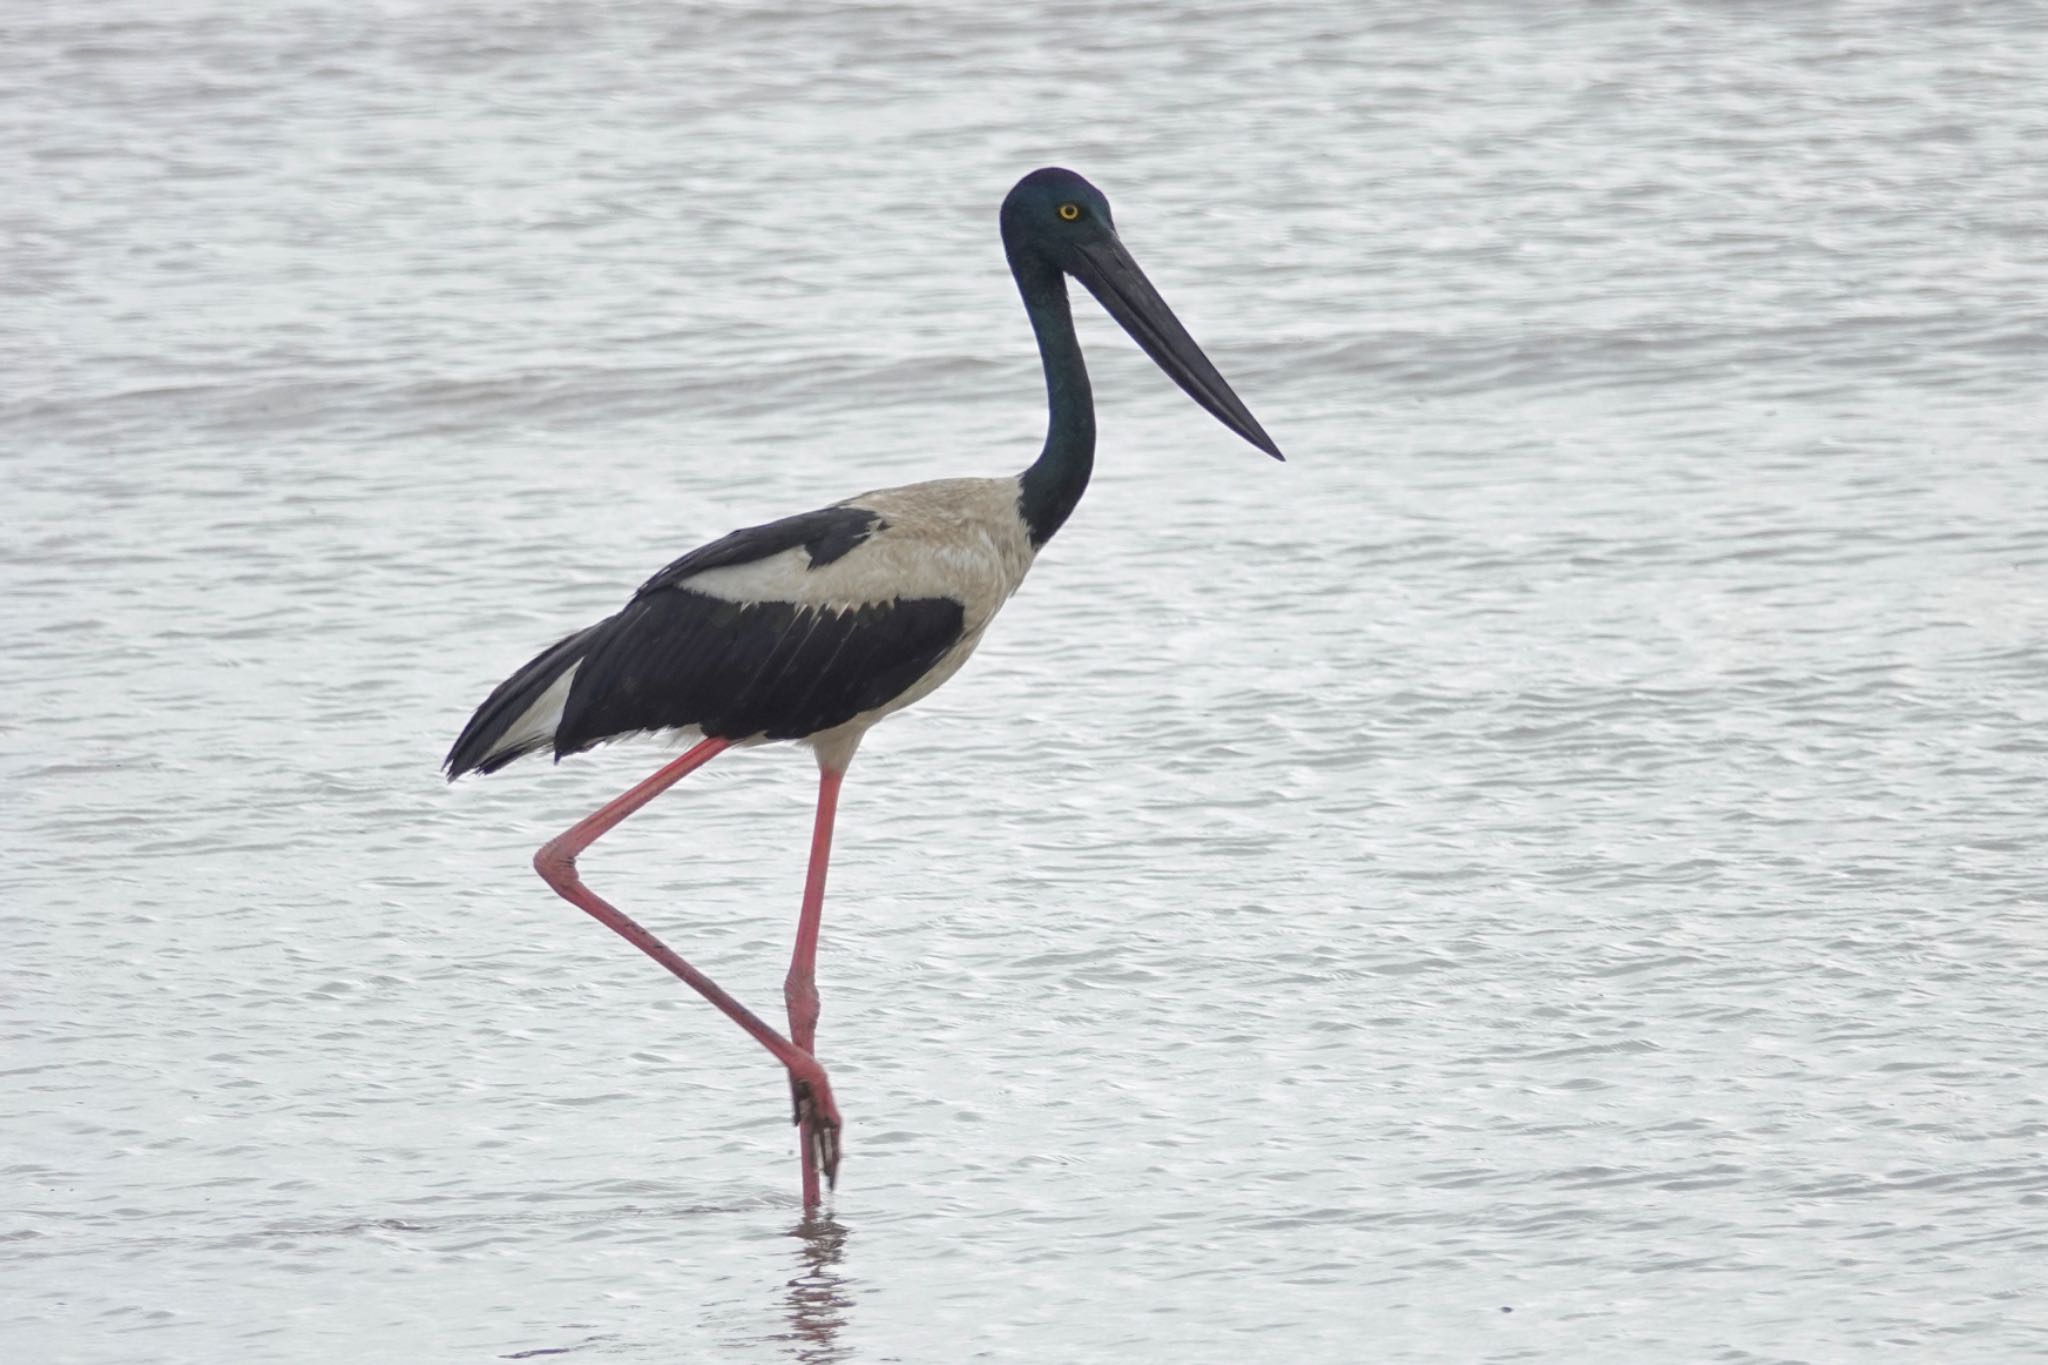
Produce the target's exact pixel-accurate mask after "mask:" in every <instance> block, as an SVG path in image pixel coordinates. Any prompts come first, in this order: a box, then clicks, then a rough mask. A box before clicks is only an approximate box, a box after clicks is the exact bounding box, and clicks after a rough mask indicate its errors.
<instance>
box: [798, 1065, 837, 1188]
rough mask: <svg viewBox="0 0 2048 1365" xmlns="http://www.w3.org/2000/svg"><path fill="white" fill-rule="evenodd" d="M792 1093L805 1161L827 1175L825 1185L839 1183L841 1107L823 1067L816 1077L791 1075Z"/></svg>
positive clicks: (829, 1185) (833, 1185) (831, 1185)
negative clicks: (834, 1100) (834, 1099)
mask: <svg viewBox="0 0 2048 1365" xmlns="http://www.w3.org/2000/svg"><path fill="white" fill-rule="evenodd" d="M789 1090H790V1096H791V1098H792V1100H793V1101H794V1105H795V1109H796V1125H797V1131H798V1133H799V1135H800V1137H799V1140H800V1141H801V1142H802V1143H803V1147H804V1151H803V1157H804V1160H805V1161H807V1162H809V1163H810V1165H811V1168H812V1169H813V1170H815V1171H817V1172H818V1173H819V1174H820V1175H822V1176H824V1177H825V1185H826V1188H828V1189H831V1188H836V1187H837V1186H838V1184H839V1106H838V1105H836V1104H834V1103H833V1102H832V1087H831V1085H830V1084H829V1083H828V1082H827V1081H826V1080H825V1073H824V1071H823V1070H820V1071H819V1072H818V1074H817V1075H816V1076H795V1075H792V1076H791V1077H790V1078H789Z"/></svg>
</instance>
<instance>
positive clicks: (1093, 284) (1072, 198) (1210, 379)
mask: <svg viewBox="0 0 2048 1365" xmlns="http://www.w3.org/2000/svg"><path fill="white" fill-rule="evenodd" d="M1002 224H1003V247H1004V249H1005V250H1006V251H1008V252H1009V255H1010V261H1011V263H1012V265H1013V266H1014V267H1015V268H1016V269H1017V272H1018V278H1019V280H1020V281H1022V280H1024V279H1025V278H1026V275H1027V273H1028V272H1029V271H1031V270H1033V269H1034V268H1035V269H1040V270H1043V269H1050V270H1055V271H1060V272H1063V273H1065V274H1068V275H1072V276H1073V277H1074V278H1075V279H1077V280H1079V281H1080V282H1081V283H1082V284H1083V285H1085V286H1086V287H1087V289H1088V292H1089V293H1091V294H1093V295H1094V296H1095V298H1096V300H1097V301H1098V302H1099V303H1101V304H1102V306H1103V308H1104V309H1106V310H1107V311H1108V313H1109V315H1110V316H1111V317H1113V318H1115V319H1116V320H1117V321H1118V322H1119V323H1121V324H1123V329H1124V330H1125V331H1126V332H1129V333H1130V334H1131V337H1132V339H1133V340H1135V341H1136V342H1137V343H1138V344H1139V345H1140V346H1142V347H1144V348H1145V354H1147V355H1149V356H1151V357H1152V360H1153V363H1154V364H1156V365H1158V366H1159V368H1160V369H1162V370H1164V371H1166V373H1167V374H1168V375H1170V376H1172V378H1173V381H1174V382H1175V383H1177V384H1179V385H1180V386H1181V388H1183V389H1185V390H1186V391H1187V394H1188V396H1189V397H1190V398H1193V399H1194V400H1195V401H1196V402H1197V403H1200V404H1201V405H1202V406H1203V407H1205V408H1207V409H1208V410H1209V411H1210V412H1211V413H1212V414H1214V415H1215V417H1216V419H1217V420H1218V421H1220V422H1222V423H1223V425H1224V426H1227V427H1229V428H1230V429H1231V430H1232V431H1234V432H1236V433H1237V434H1238V435H1240V436H1242V437H1244V439H1245V440H1247V441H1250V442H1251V443H1252V444H1253V445H1255V446H1257V447H1258V448H1259V449H1260V450H1263V451H1265V452H1266V453H1267V454H1268V455H1271V456H1272V457H1273V458H1274V459H1276V460H1277V459H1281V458H1283V457H1282V455H1281V454H1280V448H1279V447H1278V446H1276V445H1274V444H1273V438H1272V437H1270V436H1268V435H1266V432H1265V429H1264V428H1262V427H1261V426H1260V425H1259V423H1258V419H1257V418H1255V417H1253V416H1252V414H1251V410H1250V409H1248V408H1246V407H1245V405H1244V403H1243V401H1242V400H1240V399H1239V398H1238V396H1237V395H1236V394H1235V393H1233V392H1231V389H1230V385H1228V384H1226V383H1225V382H1224V381H1223V376H1222V375H1220V374H1218V373H1217V372H1216V367H1215V366H1214V365H1212V364H1210V363H1209V358H1208V357H1207V356H1205V355H1203V354H1202V348H1201V347H1199V346H1197V345H1195V341H1194V338H1193V337H1191V336H1189V335H1188V333H1187V329H1186V328H1184V327H1182V326H1181V325H1180V321H1179V319H1177V318H1175V317H1174V315H1173V310H1172V309H1170V308H1168V307H1167V306H1166V301H1165V300H1164V299H1162V298H1160V297H1159V292H1158V291H1157V290H1156V289H1154V288H1153V287H1152V284H1151V282H1150V281H1149V280H1147V279H1146V278H1145V274H1144V272H1143V271H1141V270H1139V269H1138V263H1137V262H1136V261H1134V260H1132V259H1131V255H1130V253H1129V252H1128V251H1126V250H1124V245H1123V243H1122V242H1121V241H1119V240H1118V239H1117V235H1116V223H1115V221H1114V220H1113V219H1111V217H1110V215H1109V200H1108V199H1106V198H1104V197H1103V194H1102V191H1101V190H1098V189H1096V188H1095V187H1094V186H1093V185H1091V184H1089V183H1088V182H1087V181H1086V180H1083V179H1082V178H1081V177H1080V176H1078V175H1075V174H1074V173H1073V172H1072V171H1067V170H1061V169H1059V168H1058V167H1056V166H1049V167H1047V168H1045V169H1044V170H1039V171H1033V172H1032V173H1031V174H1029V175H1027V176H1025V177H1024V178H1023V179H1022V180H1019V181H1018V182H1017V184H1016V187H1015V188H1014V189H1012V190H1011V191H1010V193H1009V195H1008V197H1006V198H1005V199H1004V200H1003V214H1002ZM1027 296H1028V291H1027Z"/></svg>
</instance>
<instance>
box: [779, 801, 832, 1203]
mask: <svg viewBox="0 0 2048 1365" xmlns="http://www.w3.org/2000/svg"><path fill="white" fill-rule="evenodd" d="M845 778H846V770H845V769H843V768H839V769H834V768H827V767H823V766H822V765H821V766H820V767H819V769H818V818H817V822H816V823H815V824H814V825H812V827H811V870H810V873H809V875H807V876H806V877H805V878H804V906H803V911H802V913H801V914H800V915H798V917H797V922H796V952H795V953H793V954H792V955H791V956H790V959H789V976H788V978H787V979H785V980H784V981H783V983H782V997H783V999H784V1000H786V1001H788V1002H789V1037H790V1041H792V1042H794V1043H795V1044H796V1045H797V1046H798V1047H800V1048H802V1049H803V1050H804V1051H805V1052H812V1053H815V1052H816V1051H817V1041H818V975H817V965H818V925H819V922H820V920H821V919H822V917H823V915H824V912H825V868H826V865H827V864H828V863H829V862H830V861H831V859H832V817H833V815H834V814H835V813H837V811H838V809H839V784H840V783H841V782H842V781H844V780H845ZM799 1104H801V1101H799ZM800 1122H801V1126H800V1129H799V1141H798V1145H797V1156H798V1159H799V1160H801V1161H802V1162H803V1168H804V1207H805V1208H806V1209H809V1208H815V1207H816V1206H817V1204H818V1172H819V1171H821V1170H822V1171H824V1173H825V1179H826V1181H827V1182H828V1183H830V1182H835V1181H836V1180H837V1179H838V1174H839V1172H838V1170H837V1166H838V1162H837V1161H836V1160H835V1161H832V1162H830V1163H828V1162H827V1161H826V1159H825V1158H826V1154H827V1153H826V1148H825V1146H824V1145H823V1144H824V1143H825V1142H833V1143H836V1142H837V1140H838V1135H837V1134H836V1133H829V1132H826V1131H825V1130H823V1129H819V1130H817V1131H816V1132H814V1131H813V1125H812V1124H811V1123H810V1122H808V1121H800Z"/></svg>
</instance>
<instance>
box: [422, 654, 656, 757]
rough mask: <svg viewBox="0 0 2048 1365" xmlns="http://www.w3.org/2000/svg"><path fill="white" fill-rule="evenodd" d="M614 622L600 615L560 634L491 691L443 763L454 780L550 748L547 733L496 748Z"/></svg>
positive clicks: (463, 729)
mask: <svg viewBox="0 0 2048 1365" xmlns="http://www.w3.org/2000/svg"><path fill="white" fill-rule="evenodd" d="M613 619H616V618H613ZM610 624H611V621H610V620H605V621H600V622H598V623H597V624H596V625H594V626H589V627H587V628H585V629H583V630H579V631H577V632H576V633H575V634H574V635H570V636H566V637H564V638H563V639H560V640H557V641H556V642H555V643H554V644H553V645H551V646H549V647H548V648H547V649H544V650H542V651H541V652H540V654H539V655H537V656H536V657H535V658H533V659H531V660H529V661H528V663H527V665H526V666H525V667H524V668H522V669H520V670H519V671H518V672H517V673H514V674H513V675H512V676H511V677H509V678H507V679H505V681H503V682H501V683H499V684H498V685H497V687H496V688H495V689H493V690H492V692H491V695H490V696H488V697H486V698H484V704H483V705H482V706H479V707H477V709H476V714H475V715H473V716H471V717H470V718H469V724H467V725H465V726H463V727H462V734H461V735H460V736H458V737H457V739H456V741H455V745H454V747H453V748H451V749H449V750H448V757H447V758H446V759H444V760H443V761H442V763H441V767H442V770H443V771H445V772H446V773H447V774H448V780H449V781H450V782H453V781H454V780H455V779H456V778H458V777H460V776H462V775H463V774H464V773H494V772H496V771H498V769H500V768H502V767H504V766H505V765H506V764H507V763H510V762H511V761H512V760H513V759H515V758H521V757H524V756H525V755H527V754H530V753H532V752H533V751H534V750H536V749H541V748H545V747H546V746H547V743H548V741H547V737H546V736H542V737H540V738H538V739H535V740H533V741H531V742H530V743H527V744H522V745H520V746H518V747H516V748H512V749H506V750H504V751H503V752H501V753H492V752H491V751H492V749H494V748H496V746H497V744H498V741H499V740H500V739H502V738H504V735H505V732H506V731H507V730H509V729H510V728H512V722H514V721H516V720H518V719H519V718H520V717H521V716H523V715H525V714H526V712H527V709H528V708H529V707H531V706H532V705H533V704H534V703H535V702H537V701H539V700H540V697H541V693H543V692H545V691H547V690H548V689H549V688H550V687H553V686H554V685H555V682H556V680H557V679H559V678H560V677H561V676H562V675H563V674H564V673H566V672H568V671H569V669H570V668H571V667H572V666H573V665H574V664H576V663H577V661H579V660H580V659H582V658H583V656H584V654H585V653H587V652H588V651H589V648H590V646H591V643H592V642H593V641H594V640H595V639H596V638H597V636H598V634H599V633H600V632H601V631H603V630H604V628H605V627H606V626H609V625H610Z"/></svg>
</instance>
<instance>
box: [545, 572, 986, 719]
mask: <svg viewBox="0 0 2048 1365" xmlns="http://www.w3.org/2000/svg"><path fill="white" fill-rule="evenodd" d="M963 617H964V612H963V610H962V608H961V605H960V603H958V602H956V601H954V600H952V599H951V598H945V597H899V598H896V599H894V600H892V601H887V602H871V603H867V604H865V605H862V606H859V607H853V608H849V609H846V610H833V609H832V608H829V607H818V606H809V605H802V604H798V603H794V602H728V601H726V600H725V599H723V598H718V597H712V596H710V595H709V594H708V593H701V592H693V591H691V590H690V589H689V588H688V587H687V586H685V587H676V588H663V589H657V590H655V591H653V592H648V591H645V590H643V591H642V592H641V593H640V595H639V596H638V597H635V598H634V599H633V601H632V603H631V604H630V605H628V606H627V608H626V609H625V610H624V611H622V612H620V613H619V614H618V615H617V616H614V617H612V618H611V620H609V621H607V622H605V623H604V628H603V631H602V634H601V637H600V638H599V639H598V640H597V641H596V642H594V644H593V645H592V647H591V649H590V650H589V652H588V653H587V654H586V656H585V657H584V660H583V663H582V666H581V667H580V668H579V669H578V670H577V673H576V681H575V684H574V685H573V686H572V687H571V688H570V691H569V700H568V704H567V705H566V706H565V707H564V708H563V710H562V720H561V724H560V725H558V726H557V727H556V729H555V755H556V757H558V758H559V757H561V756H562V755H564V754H572V753H576V752H578V751H579V750H583V749H588V748H590V747H591V746H593V745H596V744H602V743H604V742H605V741H606V740H608V739H615V738H617V737H619V736H620V735H629V734H637V733H640V732H642V731H646V730H672V729H681V728H682V727H684V726H696V727H698V728H699V729H701V730H702V731H703V732H704V733H705V734H706V735H707V736H711V737H714V738H724V739H752V738H756V737H759V738H766V739H801V738H803V737H804V736H805V735H812V734H816V733H817V732H818V731H820V730H829V729H831V728H832V727H833V726H835V725H843V724H844V723H846V722H847V721H849V720H852V719H853V718H854V717H855V716H857V715H859V714H860V713H861V712H863V711H868V710H872V709H874V708H875V707H878V706H881V705H883V704H884V703H886V702H889V701H892V700H894V699H895V698H896V697H898V696H900V695H901V694H902V693H903V692H904V691H906V690H907V689H908V688H909V687H910V686H911V684H913V683H915V682H916V681H917V680H918V679H919V678H921V677H923V676H924V675H925V674H926V673H927V672H928V671H930V669H931V667H932V666H933V665H934V664H936V663H937V662H938V661H939V660H940V658H941V657H943V656H944V655H945V653H946V651H947V650H949V649H951V648H952V647H953V646H954V645H955V644H957V643H959V640H960V636H961V634H962V631H963Z"/></svg>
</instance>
